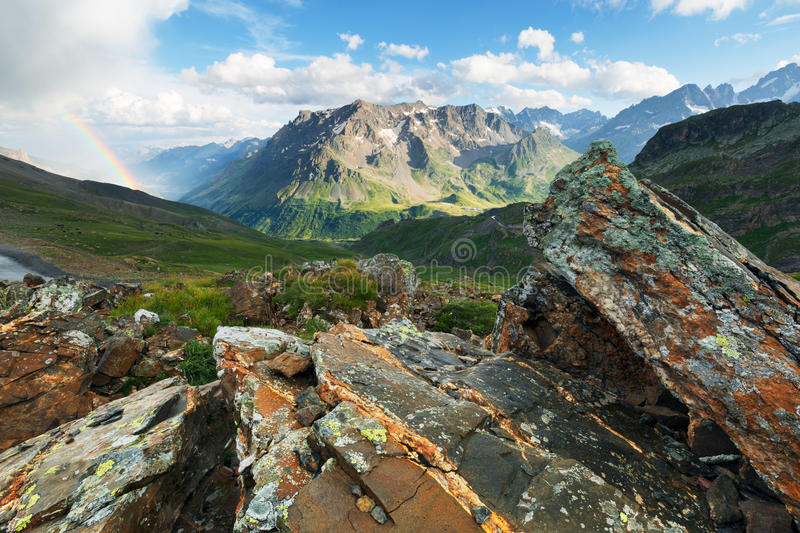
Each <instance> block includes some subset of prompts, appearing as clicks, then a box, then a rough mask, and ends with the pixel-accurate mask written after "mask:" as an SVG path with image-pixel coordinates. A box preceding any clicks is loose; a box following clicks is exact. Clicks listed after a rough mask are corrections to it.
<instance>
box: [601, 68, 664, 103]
mask: <svg viewBox="0 0 800 533" xmlns="http://www.w3.org/2000/svg"><path fill="white" fill-rule="evenodd" d="M678 87H680V83H679V82H678V80H677V78H675V76H673V75H672V74H670V73H669V71H667V70H666V69H664V68H661V67H656V66H652V65H645V64H644V63H641V62H638V61H637V62H633V63H632V62H630V61H614V62H613V63H605V64H596V65H595V70H594V73H593V77H592V90H593V91H594V92H596V93H598V94H606V95H608V96H610V97H617V98H646V97H649V96H662V95H665V94H667V93H668V92H670V91H674V90H675V89H677V88H678Z"/></svg>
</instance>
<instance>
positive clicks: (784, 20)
mask: <svg viewBox="0 0 800 533" xmlns="http://www.w3.org/2000/svg"><path fill="white" fill-rule="evenodd" d="M796 20H800V13H792V14H791V15H783V16H781V17H777V18H774V19H773V20H771V21H769V22H767V26H780V25H781V24H790V23H792V22H794V21H796Z"/></svg>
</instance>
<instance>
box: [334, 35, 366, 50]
mask: <svg viewBox="0 0 800 533" xmlns="http://www.w3.org/2000/svg"><path fill="white" fill-rule="evenodd" d="M338 35H339V39H341V40H343V41H344V42H346V43H347V49H348V50H355V49H356V48H358V47H359V46H361V45H362V44H364V39H362V38H361V36H360V35H359V34H357V33H355V34H352V33H339V34H338Z"/></svg>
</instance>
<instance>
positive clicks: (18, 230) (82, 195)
mask: <svg viewBox="0 0 800 533" xmlns="http://www.w3.org/2000/svg"><path fill="white" fill-rule="evenodd" d="M0 220H2V221H3V224H2V226H0V241H5V242H10V243H12V244H17V245H22V246H24V247H25V248H28V249H30V250H31V251H33V252H34V253H37V254H39V255H41V256H42V257H43V258H44V259H45V260H47V261H50V262H52V263H54V264H55V265H56V266H58V267H60V268H62V269H64V270H65V271H67V272H71V273H75V274H84V275H93V276H102V277H138V276H148V275H153V274H157V273H184V274H195V275H196V274H208V273H217V272H224V271H227V270H231V269H242V268H258V267H262V268H263V267H264V264H265V258H270V259H269V261H271V262H272V264H273V265H274V266H277V267H280V266H282V265H285V264H288V263H296V262H300V261H304V260H314V259H328V258H332V257H346V256H350V255H352V254H351V252H349V251H348V250H344V249H342V248H338V247H335V246H331V245H328V244H323V243H316V242H310V241H304V242H296V241H286V240H282V239H276V238H271V237H267V236H265V235H264V234H262V233H259V232H257V231H255V230H253V229H250V228H246V227H244V226H242V225H240V224H238V223H236V222H234V221H232V220H230V219H227V218H225V217H223V216H220V215H217V214H215V213H213V212H211V211H208V210H205V209H202V208H198V207H194V206H190V205H187V204H181V203H177V202H170V201H167V200H162V199H160V198H155V197H153V196H150V195H147V194H145V193H142V192H140V191H134V190H131V189H126V188H124V187H119V186H116V185H109V184H105V183H96V182H87V181H79V180H74V179H71V178H65V177H62V176H57V175H54V174H50V173H47V172H44V171H42V170H41V169H38V168H36V167H33V166H31V165H28V164H25V163H22V162H19V161H16V160H13V159H8V158H0ZM129 259H133V260H134V261H135V262H136V264H137V265H138V267H139V268H140V269H141V271H137V270H135V269H134V268H133V267H132V266H131V265H130V264H129V263H130V261H128V263H126V262H125V261H123V260H129Z"/></svg>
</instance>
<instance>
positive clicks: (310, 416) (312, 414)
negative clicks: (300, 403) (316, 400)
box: [294, 405, 325, 427]
mask: <svg viewBox="0 0 800 533" xmlns="http://www.w3.org/2000/svg"><path fill="white" fill-rule="evenodd" d="M324 414H325V408H324V407H320V406H318V405H314V406H311V407H304V408H302V409H298V410H297V411H295V413H294V418H295V420H297V421H298V422H299V423H300V425H301V426H303V427H309V426H310V425H311V424H313V423H314V421H315V420H317V419H318V418H320V417H321V416H322V415H324Z"/></svg>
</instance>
